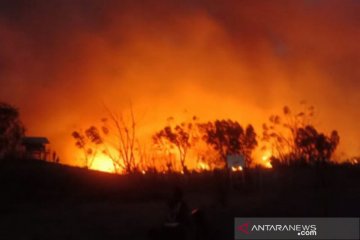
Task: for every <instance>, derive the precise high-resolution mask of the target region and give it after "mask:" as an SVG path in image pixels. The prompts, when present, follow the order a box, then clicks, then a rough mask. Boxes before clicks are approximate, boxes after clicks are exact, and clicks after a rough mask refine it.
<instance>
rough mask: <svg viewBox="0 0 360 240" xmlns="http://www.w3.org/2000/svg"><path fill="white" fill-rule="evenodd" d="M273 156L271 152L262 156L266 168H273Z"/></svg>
mask: <svg viewBox="0 0 360 240" xmlns="http://www.w3.org/2000/svg"><path fill="white" fill-rule="evenodd" d="M271 156H272V153H271V152H265V153H264V154H263V155H262V157H261V160H262V165H263V166H264V167H266V168H272V165H271V162H270V157H271Z"/></svg>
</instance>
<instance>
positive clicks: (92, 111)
mask: <svg viewBox="0 0 360 240" xmlns="http://www.w3.org/2000/svg"><path fill="white" fill-rule="evenodd" d="M359 16H360V2H359V1H355V0H354V1H347V0H344V1H342V0H339V1H330V0H328V1H320V0H318V1H315V0H314V1H309V0H303V1H285V0H284V1H267V0H263V1H241V0H233V1H232V0H229V1H226V2H224V1H215V0H207V1H205V0H203V1H201V0H198V1H190V0H189V1H175V0H166V1H165V0H160V1H151V0H139V1H132V0H131V1H130V0H129V1H111V0H108V1H105V0H103V1H101V0H92V1H89V0H52V1H45V0H42V1H40V0H22V1H20V0H19V1H1V3H0V86H1V87H0V100H2V101H6V102H9V103H12V104H14V105H17V106H18V107H19V108H20V110H21V113H22V117H23V119H24V122H25V124H26V126H27V128H28V133H29V134H33V135H46V136H48V137H49V139H50V141H51V142H52V143H53V147H54V148H55V149H57V150H58V152H60V154H61V155H62V157H63V160H65V161H67V162H71V161H73V159H71V158H72V157H71V156H72V155H71V154H72V150H73V148H72V145H73V141H72V139H71V137H70V133H71V131H72V130H74V129H75V128H79V127H85V126H87V125H89V124H91V123H93V122H94V121H97V120H98V119H99V118H100V117H101V116H102V115H103V114H104V113H103V104H104V103H105V104H107V105H108V106H109V107H111V108H113V109H118V110H122V109H124V108H126V107H128V106H129V102H130V101H131V102H132V104H133V106H134V108H135V109H137V112H138V116H140V117H139V118H140V120H139V121H140V122H141V123H142V125H143V127H144V128H146V129H147V131H148V132H151V131H152V130H153V129H154V128H157V127H159V126H161V125H162V124H164V123H165V119H166V118H167V117H168V116H173V115H175V116H180V115H181V114H182V113H184V111H185V109H186V111H187V112H188V113H189V114H196V115H198V116H200V118H202V119H213V118H228V117H231V118H235V119H237V120H239V121H240V122H241V123H244V124H246V123H253V124H254V125H255V126H256V127H257V129H258V132H261V131H260V128H259V127H260V124H261V123H262V122H264V121H266V120H267V117H268V116H269V115H270V114H271V113H275V112H278V111H279V110H281V107H282V106H283V105H285V104H286V105H290V106H292V105H295V106H297V103H298V102H300V101H301V100H306V101H308V102H309V103H311V104H314V105H315V106H316V108H317V109H318V116H317V118H316V119H315V121H316V123H317V124H318V125H319V126H320V128H321V129H323V130H324V131H329V130H332V129H337V130H338V131H339V133H340V135H341V148H340V149H339V151H338V154H341V152H345V153H346V154H347V155H350V156H351V155H354V154H359V153H360V143H359V139H360V125H359V119H360V108H359V104H358V103H359V102H360V93H359V89H360V81H359V79H360V68H359V65H360V44H359V42H360V28H359V26H360V17H359Z"/></svg>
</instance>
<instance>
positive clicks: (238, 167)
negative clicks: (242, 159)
mask: <svg viewBox="0 0 360 240" xmlns="http://www.w3.org/2000/svg"><path fill="white" fill-rule="evenodd" d="M242 170H243V168H242V166H237V167H235V166H233V167H231V171H233V172H240V171H242Z"/></svg>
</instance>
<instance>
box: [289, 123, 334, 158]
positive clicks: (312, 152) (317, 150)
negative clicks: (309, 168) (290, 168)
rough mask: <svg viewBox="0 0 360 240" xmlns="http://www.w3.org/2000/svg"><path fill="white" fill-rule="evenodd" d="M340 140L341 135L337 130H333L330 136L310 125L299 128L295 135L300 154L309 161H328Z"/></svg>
mask: <svg viewBox="0 0 360 240" xmlns="http://www.w3.org/2000/svg"><path fill="white" fill-rule="evenodd" d="M339 141H340V137H339V134H338V133H337V131H332V133H331V135H330V136H326V135H325V134H323V133H319V132H318V131H317V130H316V129H315V128H314V127H313V126H310V125H308V126H305V127H304V128H299V129H298V130H297V132H296V137H295V145H296V147H297V148H298V151H299V152H300V156H301V157H302V160H304V161H306V162H308V163H324V162H328V161H329V160H330V158H331V156H332V154H333V153H334V151H335V149H336V147H337V145H338V144H339Z"/></svg>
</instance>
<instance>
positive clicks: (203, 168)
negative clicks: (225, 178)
mask: <svg viewBox="0 0 360 240" xmlns="http://www.w3.org/2000/svg"><path fill="white" fill-rule="evenodd" d="M197 168H198V169H199V170H201V171H207V170H210V166H209V164H207V163H204V162H199V163H198V165H197Z"/></svg>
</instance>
